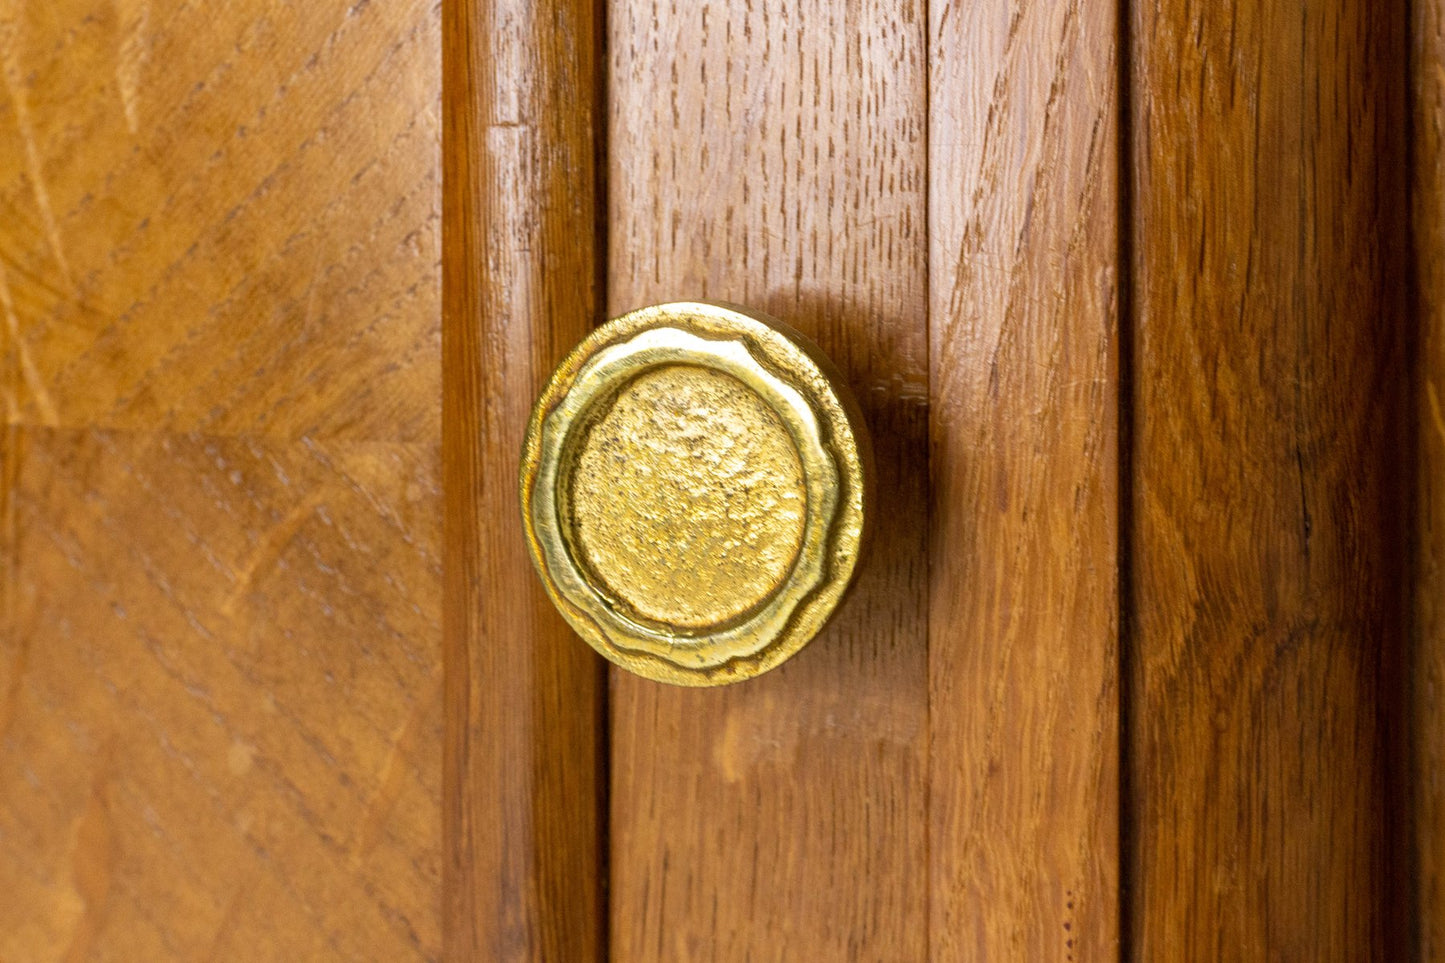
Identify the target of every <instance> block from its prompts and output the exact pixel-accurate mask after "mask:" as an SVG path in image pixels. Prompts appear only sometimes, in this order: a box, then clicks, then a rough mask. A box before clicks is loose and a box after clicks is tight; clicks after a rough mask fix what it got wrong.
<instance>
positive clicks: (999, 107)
mask: <svg viewBox="0 0 1445 963" xmlns="http://www.w3.org/2000/svg"><path fill="white" fill-rule="evenodd" d="M1006 13H1007V15H1005V14H1006ZM931 29H932V38H931V43H932V46H931V61H930V77H931V79H930V83H929V113H930V118H929V157H930V182H929V197H930V219H929V232H930V233H929V251H930V262H929V263H930V276H929V287H930V292H931V294H930V305H931V334H932V337H931V343H932V348H933V350H932V359H931V361H932V364H931V371H932V383H931V394H930V398H931V402H932V404H931V424H932V430H931V441H932V466H931V468H932V484H933V493H932V501H931V504H932V506H933V518H932V527H931V531H930V558H931V560H932V566H931V571H932V577H931V581H930V585H931V591H930V597H931V602H930V619H929V646H930V660H929V680H930V718H931V720H932V726H931V732H932V741H931V759H932V765H931V768H930V773H929V794H930V796H929V798H930V800H931V805H930V812H931V828H932V836H931V839H930V850H931V865H932V876H931V880H932V934H933V946H932V955H931V956H930V957H929V958H930V959H933V960H939V961H943V960H960V961H961V960H978V959H999V960H1106V959H1112V958H1117V956H1118V931H1119V925H1118V924H1119V910H1120V907H1119V900H1118V887H1119V866H1118V859H1119V847H1118V835H1119V832H1118V829H1119V810H1118V800H1119V794H1118V780H1119V769H1118V765H1119V759H1118V755H1119V754H1118V741H1119V732H1118V725H1119V714H1118V709H1119V706H1118V698H1119V695H1118V685H1117V682H1118V672H1117V666H1118V648H1117V640H1118V607H1119V594H1118V586H1117V577H1116V550H1117V542H1118V538H1117V532H1118V526H1119V519H1118V514H1117V506H1118V443H1117V436H1118V431H1117V425H1118V411H1117V398H1118V390H1117V384H1118V381H1117V371H1118V364H1117V361H1118V339H1117V330H1118V316H1117V311H1118V283H1119V277H1118V270H1117V263H1116V262H1117V258H1118V223H1117V221H1118V200H1119V198H1118V191H1117V187H1116V185H1117V174H1118V168H1117V163H1118V149H1117V143H1118V134H1119V131H1118V127H1117V123H1116V120H1117V98H1118V93H1117V84H1116V76H1117V72H1118V64H1117V60H1116V48H1117V46H1118V37H1119V32H1118V24H1117V5H1115V4H1089V3H1055V2H1031V3H1023V4H1018V5H1015V6H1013V7H1012V9H1011V10H1010V11H1005V10H1003V9H1002V7H999V6H996V5H989V4H967V3H965V4H957V3H944V4H938V5H936V6H935V7H934V9H933V16H932V28H931Z"/></svg>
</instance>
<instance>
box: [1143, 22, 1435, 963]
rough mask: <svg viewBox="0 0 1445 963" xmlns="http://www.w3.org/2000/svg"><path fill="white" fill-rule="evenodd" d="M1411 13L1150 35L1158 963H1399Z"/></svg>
mask: <svg viewBox="0 0 1445 963" xmlns="http://www.w3.org/2000/svg"><path fill="white" fill-rule="evenodd" d="M1404 12H1405V10H1404V5H1403V4H1399V3H1376V2H1374V0H1330V2H1317V0H1267V2H1232V0H1231V2H1218V0H1153V2H1147V3H1140V4H1136V5H1134V7H1133V11H1132V19H1131V24H1130V38H1131V59H1132V90H1131V96H1132V106H1131V114H1132V123H1131V127H1132V129H1131V136H1130V143H1131V151H1130V158H1129V160H1130V162H1131V164H1132V178H1133V180H1132V191H1133V199H1134V203H1133V205H1132V210H1133V221H1132V237H1131V244H1132V250H1133V257H1132V273H1133V278H1134V305H1135V312H1134V318H1133V321H1134V330H1133V338H1134V351H1133V356H1134V361H1135V363H1134V370H1133V392H1132V399H1131V400H1132V418H1133V426H1134V435H1133V438H1134V442H1133V451H1132V462H1133V466H1134V479H1133V494H1132V498H1131V501H1130V505H1129V511H1130V513H1131V525H1130V532H1129V546H1128V547H1129V552H1130V597H1131V599H1132V603H1131V611H1130V619H1131V622H1130V632H1129V638H1130V646H1129V648H1130V652H1129V671H1130V683H1129V685H1130V691H1131V697H1132V702H1131V705H1130V707H1129V720H1130V728H1129V741H1128V766H1129V770H1130V778H1129V785H1128V790H1127V792H1128V803H1127V806H1128V810H1129V812H1130V814H1131V816H1132V820H1131V829H1132V836H1131V839H1130V842H1129V851H1130V855H1129V860H1128V866H1127V871H1126V872H1127V874H1128V878H1129V881H1130V892H1131V893H1132V897H1131V899H1132V912H1131V915H1130V921H1129V940H1130V945H1131V950H1132V953H1133V954H1134V955H1135V956H1137V958H1139V959H1143V960H1149V959H1164V958H1169V959H1197V960H1221V959H1308V960H1359V959H1404V958H1406V957H1405V956H1404V955H1403V954H1404V950H1403V949H1402V948H1401V947H1398V946H1392V945H1391V941H1392V940H1394V939H1396V938H1397V937H1398V936H1399V935H1400V932H1399V931H1400V930H1401V929H1403V927H1394V926H1389V925H1387V924H1386V912H1387V911H1386V905H1387V904H1389V903H1391V902H1392V900H1391V899H1390V896H1389V894H1388V891H1387V889H1386V884H1387V878H1386V877H1387V865H1386V859H1387V855H1388V850H1389V847H1390V841H1389V839H1388V836H1389V834H1390V825H1391V819H1392V818H1393V817H1392V807H1393V806H1394V805H1395V803H1396V802H1397V800H1395V799H1392V798H1391V794H1390V793H1389V792H1388V791H1387V786H1388V783H1387V772H1386V769H1387V762H1388V751H1387V747H1386V742H1387V736H1388V735H1389V734H1390V733H1389V729H1390V727H1391V724H1390V723H1389V719H1388V715H1389V712H1388V708H1389V703H1391V702H1394V701H1399V699H1398V695H1397V692H1398V690H1397V689H1396V688H1395V687H1394V683H1395V682H1396V681H1397V680H1394V679H1393V678H1392V677H1391V673H1392V671H1393V670H1392V668H1391V662H1392V660H1393V659H1394V658H1396V657H1397V654H1398V652H1399V651H1400V646H1401V636H1402V624H1401V623H1402V619H1403V616H1404V612H1405V611H1406V608H1407V599H1406V598H1405V597H1404V596H1403V594H1402V591H1403V587H1404V585H1405V584H1406V583H1405V574H1406V573H1405V570H1404V566H1403V563H1404V559H1405V558H1406V556H1407V552H1406V550H1405V546H1404V540H1403V537H1402V536H1403V531H1402V526H1403V525H1404V524H1405V522H1404V521H1402V519H1406V518H1408V514H1409V512H1408V505H1409V488H1410V482H1409V477H1410V471H1409V470H1408V465H1407V464H1406V463H1404V462H1402V453H1404V454H1405V455H1406V456H1408V448H1409V443H1408V437H1407V435H1406V434H1405V429H1404V425H1405V423H1406V422H1408V421H1409V419H1410V418H1411V417H1412V415H1411V414H1410V412H1409V411H1408V408H1407V404H1408V401H1409V398H1408V388H1407V385H1408V379H1407V377H1406V376H1407V373H1408V372H1407V369H1406V368H1405V366H1404V350H1403V349H1404V347H1405V344H1406V338H1405V325H1404V323H1403V322H1404V314H1403V312H1402V307H1403V305H1402V298H1403V296H1404V292H1405V290H1406V282H1407V276H1406V274H1405V273H1404V266H1405V265H1406V263H1407V260H1408V249H1407V248H1405V246H1404V245H1405V244H1406V243H1407V240H1408V235H1407V228H1408V224H1407V222H1406V218H1407V217H1408V210H1409V207H1408V198H1407V197H1406V195H1405V192H1406V190H1407V185H1408V181H1407V176H1406V169H1405V167H1404V158H1405V154H1404V149H1403V148H1404V130H1405V124H1404V98H1403V93H1404V91H1403V86H1404V79H1405V75H1404V72H1403V71H1402V69H1401V66H1402V64H1403V63H1404V54H1405V50H1404V36H1405V34H1404V22H1403V21H1404Z"/></svg>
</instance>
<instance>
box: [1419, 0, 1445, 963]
mask: <svg viewBox="0 0 1445 963" xmlns="http://www.w3.org/2000/svg"><path fill="white" fill-rule="evenodd" d="M1413 11H1414V19H1413V22H1412V24H1411V28H1412V29H1411V34H1412V41H1413V47H1414V49H1413V51H1412V60H1413V82H1414V127H1413V132H1414V159H1413V165H1414V171H1415V181H1414V183H1415V204H1414V211H1415V225H1414V227H1415V232H1414V236H1415V250H1416V271H1417V277H1418V294H1419V300H1418V302H1417V308H1418V312H1419V325H1420V329H1419V341H1418V344H1419V350H1418V352H1417V354H1416V364H1417V365H1419V386H1420V396H1419V398H1418V399H1417V409H1416V411H1417V414H1416V421H1417V424H1418V426H1419V427H1418V437H1419V447H1418V452H1419V458H1420V464H1419V468H1418V472H1417V476H1416V477H1417V478H1418V484H1419V486H1420V487H1419V490H1418V493H1417V495H1416V499H1417V501H1416V504H1417V505H1418V513H1417V528H1416V539H1417V542H1416V551H1417V558H1416V580H1415V620H1416V621H1415V639H1414V646H1415V648H1414V658H1413V661H1412V664H1411V670H1412V673H1411V679H1412V681H1411V688H1412V690H1413V693H1414V715H1413V720H1412V721H1413V723H1414V725H1413V735H1412V741H1413V745H1414V749H1415V760H1414V766H1413V769H1412V776H1413V781H1414V793H1415V805H1416V814H1415V818H1416V824H1415V846H1416V849H1415V854H1414V859H1415V863H1416V869H1417V870H1418V876H1417V879H1418V887H1419V888H1418V893H1417V895H1416V906H1415V909H1416V911H1417V912H1418V921H1417V927H1416V939H1417V941H1418V943H1417V952H1418V958H1419V959H1420V960H1422V961H1429V960H1445V3H1442V2H1441V0H1415V2H1414V4H1413Z"/></svg>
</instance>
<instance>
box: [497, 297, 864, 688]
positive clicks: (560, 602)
mask: <svg viewBox="0 0 1445 963" xmlns="http://www.w3.org/2000/svg"><path fill="white" fill-rule="evenodd" d="M868 473H869V453H868V442H867V436H866V433H865V430H864V428H863V422H862V418H861V417H860V415H859V413H858V408H857V406H856V404H854V402H853V399H852V396H851V395H850V394H849V393H848V390H847V387H846V386H845V385H844V384H843V382H842V379H841V378H840V377H839V375H838V374H837V371H836V369H834V368H833V366H832V365H831V364H830V363H829V362H828V360H827V359H826V358H825V357H824V356H823V354H822V352H821V351H819V349H818V348H817V346H815V345H813V344H812V343H811V342H809V341H808V340H807V339H806V338H804V337H803V336H802V335H800V334H798V333H797V332H795V331H792V330H791V329H789V328H787V327H786V326H784V325H783V324H781V323H780V322H778V321H775V320H773V319H771V318H767V317H765V316H763V315H760V314H757V313H754V312H747V311H743V310H740V309H738V308H731V307H724V306H723V305H718V304H706V303H680V304H663V305H656V306H654V307H650V308H643V309H641V310H639V311H634V312H632V313H631V314H626V315H623V316H622V317H620V318H617V319H615V320H613V321H610V322H608V323H607V324H605V325H603V326H602V327H600V328H598V329H597V330H596V331H594V332H593V333H592V334H591V335H590V336H589V337H588V338H586V339H585V340H584V341H583V342H582V343H581V344H579V345H578V346H577V347H576V348H575V349H573V351H572V353H571V354H570V355H568V356H567V358H566V360H564V361H563V362H562V363H561V364H560V365H559V366H558V367H557V370H556V371H555V372H554V373H553V375H552V379H551V381H549V382H548V384H547V387H546V389H545V390H543V392H542V397H541V398H540V399H538V401H537V404H536V407H535V408H533V410H532V421H531V424H530V426H529V427H528V429H527V440H526V444H525V445H524V447H523V451H522V478H521V484H522V520H523V525H524V526H525V528H526V532H527V541H528V543H529V545H530V547H531V550H532V559H533V561H534V562H535V563H536V565H537V571H538V573H540V575H541V576H542V581H543V583H544V584H545V585H546V588H547V593H548V594H549V595H550V596H551V597H552V600H553V601H554V602H555V603H556V604H557V608H558V609H559V610H560V611H561V612H562V615H563V616H564V617H565V618H566V619H567V621H568V622H569V623H570V624H571V625H572V627H573V628H574V629H575V630H576V631H577V633H578V634H579V635H581V636H582V638H584V639H585V640H587V642H588V643H589V644H591V646H592V647H593V648H595V649H596V650H597V651H598V652H600V653H602V655H604V656H606V657H607V658H608V659H610V660H612V661H613V662H615V663H616V664H618V665H620V666H622V667H623V668H625V669H629V670H631V671H633V672H635V673H637V674H638V675H642V676H645V677H647V678H649V679H655V680H657V681H660V682H670V683H673V684H675V685H691V686H704V685H724V684H726V683H729V682H737V681H739V680H741V679H749V678H752V677H753V676H756V675H759V674H760V673H763V672H766V671H767V670H768V669H771V668H773V667H774V666H776V665H778V664H779V663H781V662H782V661H783V660H785V659H787V658H788V657H789V656H791V655H792V654H793V653H795V652H797V651H798V650H799V649H801V648H802V647H803V646H804V645H805V644H807V642H808V641H809V640H810V639H812V638H813V636H815V635H816V634H817V633H818V631H819V629H821V628H822V626H823V623H824V622H825V621H826V620H827V619H828V617H829V616H830V615H831V614H832V613H833V610H834V609H835V608H837V606H838V602H839V601H840V600H841V598H842V596H843V593H844V590H846V589H847V587H848V583H849V582H850V581H851V579H852V577H853V571H854V569H855V567H856V566H857V563H858V556H859V552H860V551H861V549H862V546H863V536H864V521H865V515H866V508H865V506H866V504H867V498H868V488H869V478H868Z"/></svg>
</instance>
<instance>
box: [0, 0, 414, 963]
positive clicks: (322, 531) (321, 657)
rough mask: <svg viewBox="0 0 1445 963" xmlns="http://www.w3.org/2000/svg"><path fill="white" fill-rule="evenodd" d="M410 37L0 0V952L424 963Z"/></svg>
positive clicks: (404, 18)
mask: <svg viewBox="0 0 1445 963" xmlns="http://www.w3.org/2000/svg"><path fill="white" fill-rule="evenodd" d="M438 26H439V22H438V17H437V14H436V11H435V10H433V9H432V8H431V7H429V6H427V5H425V4H415V3H403V2H395V0H375V2H372V3H369V4H357V5H356V6H354V7H350V8H348V7H346V6H339V5H334V4H279V3H271V2H262V0H249V2H238V3H228V4H224V5H216V4H184V3H178V2H162V0H126V2H119V3H115V4H105V5H97V4H94V3H90V2H74V0H57V2H48V3H14V2H7V3H3V4H0V80H3V85H0V395H3V405H4V411H5V429H4V435H3V444H0V464H3V471H0V532H3V561H0V592H3V595H0V893H3V894H4V895H3V897H0V959H5V960H15V961H21V960H26V961H29V960H35V961H41V960H67V961H78V960H92V961H103V960H124V961H133V960H165V959H210V960H245V961H248V963H254V961H261V960H308V959H348V960H373V959H374V960H387V961H397V960H423V959H437V958H439V955H440V952H441V913H440V902H439V899H438V893H439V887H440V884H441V857H442V841H441V814H440V800H441V765H440V760H441V751H440V746H441V730H442V713H441V698H440V694H441V648H440V636H441V626H440V621H441V577H442V575H441V544H440V543H441V478H440V454H439V435H440V424H439V421H440V419H439V417H438V400H439V397H440V384H439V365H438V346H437V338H438V329H439V306H438V294H439V277H438V273H439V272H438V268H437V263H438V258H439V230H438V214H439V212H438V200H439V190H440V182H439V177H438V174H439V164H438V137H439V124H438V111H437V105H438V97H439V85H440V71H439V64H438V56H437V54H438V49H439V47H438V43H439V36H438V34H439V31H438Z"/></svg>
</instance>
